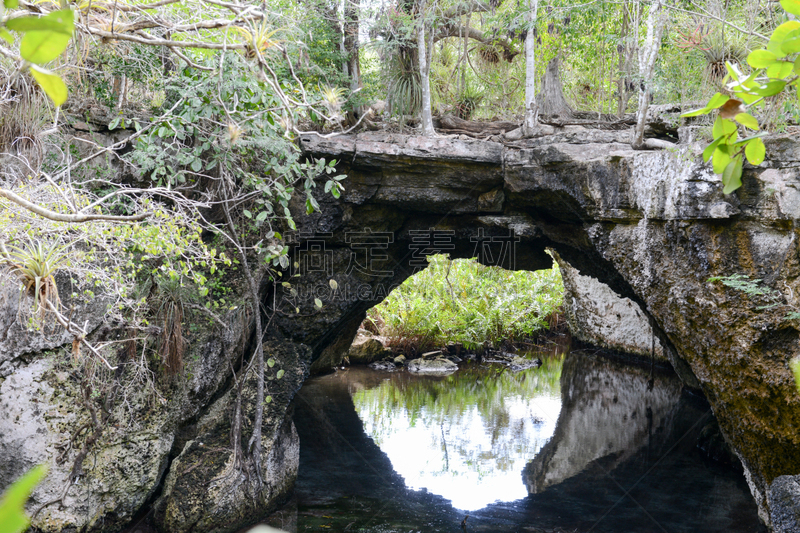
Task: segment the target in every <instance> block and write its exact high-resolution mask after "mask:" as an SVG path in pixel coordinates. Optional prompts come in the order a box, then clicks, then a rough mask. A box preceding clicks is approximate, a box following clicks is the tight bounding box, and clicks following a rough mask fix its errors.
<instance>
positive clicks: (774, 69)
mask: <svg viewBox="0 0 800 533" xmlns="http://www.w3.org/2000/svg"><path fill="white" fill-rule="evenodd" d="M791 73H792V62H791V61H778V62H777V63H775V64H774V65H772V66H771V67H769V68H768V69H767V77H768V78H785V77H787V76H788V75H789V74H791Z"/></svg>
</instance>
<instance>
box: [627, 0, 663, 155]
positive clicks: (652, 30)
mask: <svg viewBox="0 0 800 533" xmlns="http://www.w3.org/2000/svg"><path fill="white" fill-rule="evenodd" d="M666 3H667V0H652V2H651V3H650V12H649V13H648V14H647V35H646V37H645V42H644V46H643V47H642V48H640V50H639V75H640V76H641V79H642V81H641V83H642V84H643V85H644V87H643V88H642V90H641V91H640V92H639V109H638V110H637V111H636V127H635V128H634V130H633V139H632V141H631V144H632V145H633V147H634V148H641V147H643V146H644V127H645V123H646V122H647V108H648V107H649V105H650V94H651V92H650V83H651V82H652V81H653V71H654V69H655V66H656V59H657V58H658V49H659V48H660V47H661V35H662V34H663V33H664V26H665V24H666V22H667V12H666V9H665V5H666Z"/></svg>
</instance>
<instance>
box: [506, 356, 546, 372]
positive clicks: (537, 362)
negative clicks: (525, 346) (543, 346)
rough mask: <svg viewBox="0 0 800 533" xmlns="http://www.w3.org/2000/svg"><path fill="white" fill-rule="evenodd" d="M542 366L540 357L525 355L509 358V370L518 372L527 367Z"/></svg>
mask: <svg viewBox="0 0 800 533" xmlns="http://www.w3.org/2000/svg"><path fill="white" fill-rule="evenodd" d="M540 366H542V361H541V359H526V358H525V357H519V356H517V357H515V358H514V359H512V360H511V370H513V371H514V372H519V371H520V370H527V369H528V368H538V367H540Z"/></svg>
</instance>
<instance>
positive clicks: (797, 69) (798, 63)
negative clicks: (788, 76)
mask: <svg viewBox="0 0 800 533" xmlns="http://www.w3.org/2000/svg"><path fill="white" fill-rule="evenodd" d="M794 73H795V74H797V75H798V76H800V56H798V58H797V59H795V60H794Z"/></svg>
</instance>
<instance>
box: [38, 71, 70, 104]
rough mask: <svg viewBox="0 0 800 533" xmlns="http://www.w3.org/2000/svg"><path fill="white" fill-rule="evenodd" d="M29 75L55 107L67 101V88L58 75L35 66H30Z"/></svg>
mask: <svg viewBox="0 0 800 533" xmlns="http://www.w3.org/2000/svg"><path fill="white" fill-rule="evenodd" d="M30 70H31V75H33V77H34V79H35V80H36V82H37V83H38V84H39V86H40V87H41V88H42V90H43V91H44V92H45V93H46V94H47V96H49V97H50V99H51V100H52V101H53V104H55V105H56V106H60V105H63V104H64V102H66V101H67V86H66V85H65V84H64V80H62V79H61V78H60V77H58V75H56V74H53V73H52V72H50V71H49V70H47V69H44V68H42V67H39V66H37V65H31V69H30Z"/></svg>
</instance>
